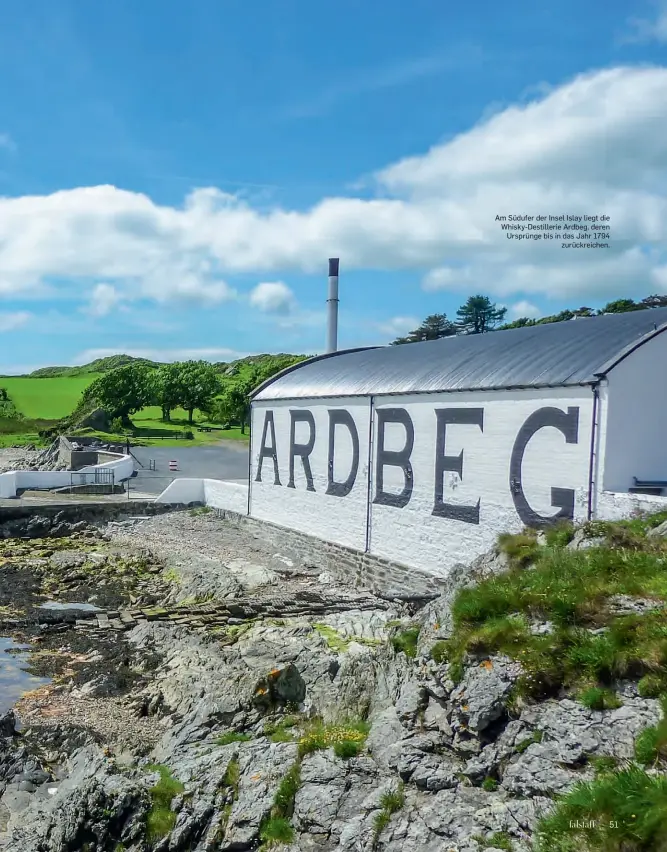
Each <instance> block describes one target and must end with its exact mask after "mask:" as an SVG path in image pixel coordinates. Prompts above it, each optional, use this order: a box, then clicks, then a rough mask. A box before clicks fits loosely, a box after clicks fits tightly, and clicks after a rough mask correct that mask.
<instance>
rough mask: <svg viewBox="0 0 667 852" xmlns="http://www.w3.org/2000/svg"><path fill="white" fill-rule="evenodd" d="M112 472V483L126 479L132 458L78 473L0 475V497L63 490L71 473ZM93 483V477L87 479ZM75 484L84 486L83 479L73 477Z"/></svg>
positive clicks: (34, 472)
mask: <svg viewBox="0 0 667 852" xmlns="http://www.w3.org/2000/svg"><path fill="white" fill-rule="evenodd" d="M109 469H112V470H113V471H114V482H116V483H118V482H122V481H123V480H124V479H128V478H129V477H130V476H131V475H132V472H133V470H134V460H133V459H132V456H118V457H117V458H116V459H115V460H114V461H111V462H106V463H105V464H101V465H91V466H90V467H84V468H81V470H78V471H70V470H15V471H10V472H8V473H2V474H0V497H16V492H17V491H20V490H22V489H30V490H35V491H37V490H46V489H49V488H64V487H65V486H67V485H70V483H71V482H72V473H75V474H77V475H78V474H81V473H86V472H88V473H93V472H94V471H95V470H109ZM88 480H89V481H90V482H94V476H90V477H88ZM74 482H75V484H85V483H84V477H79V476H75V479H74Z"/></svg>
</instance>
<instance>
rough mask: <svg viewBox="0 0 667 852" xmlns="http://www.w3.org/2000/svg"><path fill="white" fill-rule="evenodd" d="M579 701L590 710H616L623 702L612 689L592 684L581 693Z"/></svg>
mask: <svg viewBox="0 0 667 852" xmlns="http://www.w3.org/2000/svg"><path fill="white" fill-rule="evenodd" d="M579 701H580V702H581V703H582V704H583V705H584V706H585V707H588V708H589V709H590V710H615V709H616V708H617V707H620V706H621V705H622V704H623V702H622V701H621V699H620V698H619V697H618V695H616V693H615V692H612V691H611V690H610V689H603V688H602V687H599V686H591V687H589V688H588V689H585V690H583V692H581V693H580V694H579Z"/></svg>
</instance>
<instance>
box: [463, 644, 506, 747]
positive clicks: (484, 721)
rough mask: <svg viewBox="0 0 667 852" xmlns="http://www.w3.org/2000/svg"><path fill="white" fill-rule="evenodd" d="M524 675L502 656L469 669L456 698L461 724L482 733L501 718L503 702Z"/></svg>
mask: <svg viewBox="0 0 667 852" xmlns="http://www.w3.org/2000/svg"><path fill="white" fill-rule="evenodd" d="M520 674H521V666H520V665H519V664H518V663H516V662H514V661H513V660H509V659H507V658H503V657H494V658H492V659H491V660H489V661H486V662H485V663H483V664H482V665H478V666H470V667H469V668H467V669H466V671H465V674H464V677H463V680H462V681H461V684H460V686H459V688H458V690H456V691H455V692H454V693H453V695H452V699H453V701H454V702H455V705H456V709H457V712H458V716H459V719H460V722H461V724H463V725H465V726H467V727H468V728H469V729H470V730H471V731H476V732H479V731H483V730H484V729H485V728H487V727H488V726H489V725H490V724H491V722H493V721H494V720H495V719H497V718H498V717H499V716H501V715H502V713H503V709H504V702H505V700H506V698H507V696H508V695H509V692H510V690H511V688H512V686H513V684H514V683H515V682H516V680H517V679H518V677H519V676H520Z"/></svg>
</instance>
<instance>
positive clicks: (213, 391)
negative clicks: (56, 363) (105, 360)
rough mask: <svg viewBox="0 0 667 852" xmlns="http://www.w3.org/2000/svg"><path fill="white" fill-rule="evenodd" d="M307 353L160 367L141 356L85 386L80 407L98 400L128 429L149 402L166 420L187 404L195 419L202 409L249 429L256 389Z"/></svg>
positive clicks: (243, 428) (114, 418)
mask: <svg viewBox="0 0 667 852" xmlns="http://www.w3.org/2000/svg"><path fill="white" fill-rule="evenodd" d="M303 357H304V356H301V355H263V356H258V357H255V358H249V359H246V360H245V361H241V362H237V363H235V364H232V365H227V364H220V365H214V364H210V363H209V362H208V361H180V362H175V363H173V364H161V365H159V366H157V367H153V366H151V365H150V364H147V363H142V362H140V361H135V362H132V363H129V364H125V365H124V366H121V367H117V368H115V369H111V370H109V371H108V372H106V373H104V374H103V375H102V376H100V377H99V378H97V379H95V381H94V382H92V384H90V385H89V386H88V387H87V388H86V390H85V391H84V393H83V396H82V399H81V402H80V404H79V408H80V409H89V408H90V407H91V406H92V405H98V406H100V407H101V408H104V410H105V411H106V412H107V413H108V415H109V418H110V420H119V421H120V422H121V423H122V425H123V426H124V427H125V428H131V426H132V423H131V421H130V416H131V415H132V414H136V412H137V411H140V410H141V409H142V408H145V407H146V406H151V405H154V406H159V407H160V409H161V411H162V419H163V420H165V421H169V420H170V419H171V412H172V411H173V409H175V408H183V409H184V410H185V411H187V412H188V422H189V423H192V422H193V416H194V412H195V410H199V411H202V412H203V413H205V414H206V415H207V416H208V417H209V418H210V419H211V420H213V421H215V422H218V423H238V424H239V425H240V426H241V431H242V432H243V433H245V427H246V425H247V423H248V418H249V411H250V394H251V393H252V391H253V390H254V389H255V388H256V387H257V386H258V385H260V384H261V383H262V382H264V381H266V380H267V379H269V378H271V376H273V375H275V374H276V373H277V372H279V371H280V370H282V369H284V368H285V367H288V366H290V365H291V364H294V363H296V362H297V361H300V360H302V359H303ZM221 370H223V371H224V372H223V373H222V374H221Z"/></svg>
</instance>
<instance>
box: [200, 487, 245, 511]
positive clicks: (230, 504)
mask: <svg viewBox="0 0 667 852" xmlns="http://www.w3.org/2000/svg"><path fill="white" fill-rule="evenodd" d="M204 500H205V502H206V505H207V506H211V507H212V508H214V509H227V511H229V512H238V514H239V515H247V514H248V483H247V481H246V482H229V481H223V480H221V479H205V480H204Z"/></svg>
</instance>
